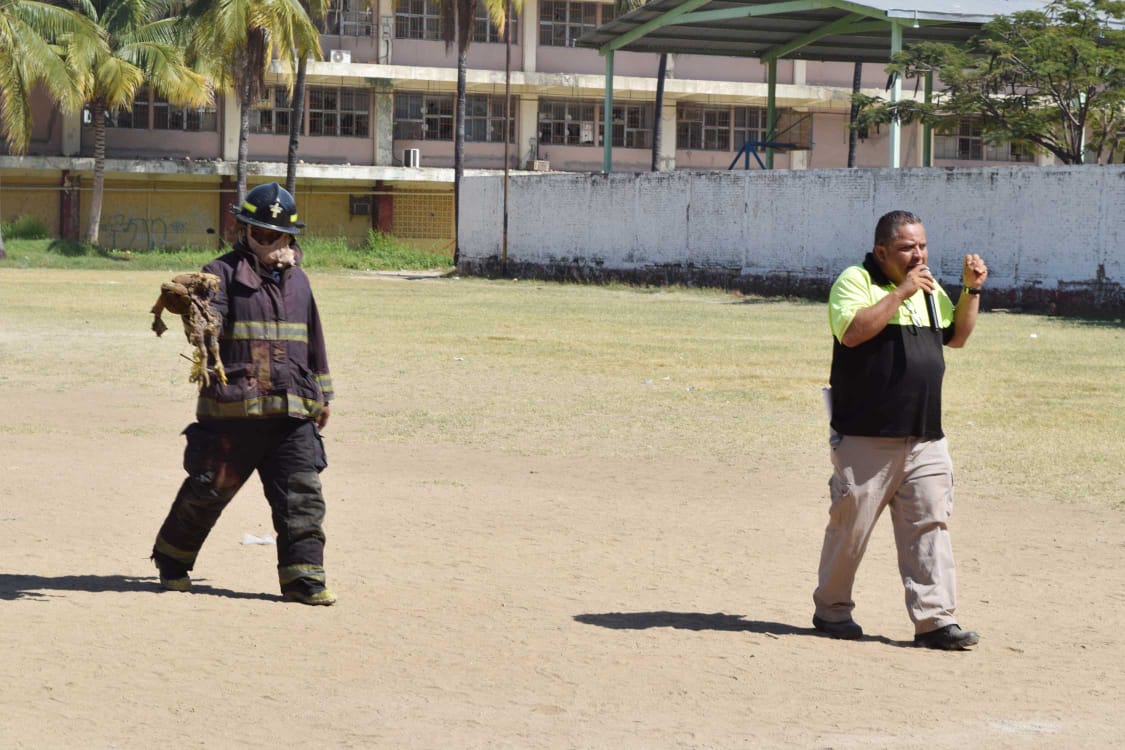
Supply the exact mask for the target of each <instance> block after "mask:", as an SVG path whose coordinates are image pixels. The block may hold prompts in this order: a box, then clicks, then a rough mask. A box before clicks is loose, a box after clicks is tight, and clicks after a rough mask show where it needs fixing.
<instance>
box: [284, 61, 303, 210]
mask: <svg viewBox="0 0 1125 750" xmlns="http://www.w3.org/2000/svg"><path fill="white" fill-rule="evenodd" d="M308 70H309V59H308V58H307V57H302V58H301V59H300V61H298V62H297V80H296V81H294V83H293V100H292V101H291V102H290V104H291V105H292V106H291V108H290V115H289V158H288V159H287V161H286V163H285V189H286V190H288V191H289V194H290V195H296V194H297V146H298V141H299V140H300V139H301V130H302V129H303V126H304V122H305V77H306V76H307V74H308Z"/></svg>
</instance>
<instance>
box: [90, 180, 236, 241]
mask: <svg viewBox="0 0 1125 750" xmlns="http://www.w3.org/2000/svg"><path fill="white" fill-rule="evenodd" d="M92 197H93V190H92V187H91V186H90V183H89V182H88V181H83V185H82V223H81V227H82V231H83V232H85V228H86V224H87V222H88V220H89V215H90V201H91V198H92ZM219 229H220V227H219V201H218V197H217V186H215V185H214V184H208V183H206V182H170V181H163V180H161V181H150V180H113V181H111V180H109V179H107V180H106V187H105V193H104V198H103V201H102V217H101V226H100V228H99V236H98V244H100V245H102V246H104V247H109V248H114V249H119V250H155V249H160V248H179V247H199V248H216V247H218V238H219ZM208 230H210V231H208Z"/></svg>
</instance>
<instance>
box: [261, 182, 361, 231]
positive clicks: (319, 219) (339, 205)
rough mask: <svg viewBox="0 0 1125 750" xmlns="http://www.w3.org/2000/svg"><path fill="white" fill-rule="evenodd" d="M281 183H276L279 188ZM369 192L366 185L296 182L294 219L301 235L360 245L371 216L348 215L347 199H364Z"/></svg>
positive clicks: (349, 208)
mask: <svg viewBox="0 0 1125 750" xmlns="http://www.w3.org/2000/svg"><path fill="white" fill-rule="evenodd" d="M282 182H283V181H282V180H279V181H278V183H279V184H281V183H282ZM373 190H374V188H373V187H372V185H371V183H369V182H355V183H349V182H333V183H331V184H324V183H320V184H309V183H306V182H303V181H301V180H297V186H296V189H295V192H296V195H295V196H294V198H295V199H296V201H297V215H298V216H300V220H301V221H303V222H305V224H306V227H305V229H302V230H301V234H307V235H309V236H312V237H326V238H335V237H343V238H344V239H345V240H346V241H347V243H348V244H349V245H360V244H363V243H364V242H366V241H367V232H368V231H369V230H370V229H371V227H372V217H371V213H370V212H369V213H367V214H362V213H360V214H356V215H352V212H351V200H350V199H351V196H353V195H355V196H358V197H363V198H367V197H368V196H370V194H371V192H372V191H373ZM368 203H369V205H371V207H372V210H373V209H374V204H373V203H371V202H370V201H369V202H368Z"/></svg>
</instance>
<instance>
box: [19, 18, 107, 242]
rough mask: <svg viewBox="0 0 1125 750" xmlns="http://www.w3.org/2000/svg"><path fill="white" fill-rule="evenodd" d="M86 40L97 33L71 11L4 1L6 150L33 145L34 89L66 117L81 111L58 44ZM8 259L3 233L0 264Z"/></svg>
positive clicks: (91, 40) (93, 41) (95, 40)
mask: <svg viewBox="0 0 1125 750" xmlns="http://www.w3.org/2000/svg"><path fill="white" fill-rule="evenodd" d="M65 37H71V38H75V39H78V38H82V39H84V40H85V41H86V42H88V43H89V44H97V43H98V35H97V31H96V29H94V27H93V26H92V25H91V24H89V23H88V22H86V20H85V19H84V18H82V17H81V16H79V15H78V14H76V13H74V12H73V11H71V10H69V9H67V8H60V7H57V6H54V5H50V4H48V3H43V2H35V1H34V0H0V49H2V50H5V53H4V54H3V55H0V135H2V136H3V138H4V141H5V142H6V143H7V144H8V150H9V151H11V152H12V153H14V154H22V153H25V152H26V151H27V147H28V146H29V145H30V144H31V90H32V88H34V86H35V84H36V83H42V84H43V85H44V86H45V87H46V89H47V92H48V94H49V95H50V96H51V97H52V98H53V99H54V100H55V101H56V102H57V103H58V104H59V107H60V109H62V110H63V111H64V112H68V113H69V112H74V111H76V110H78V109H79V108H80V107H81V106H82V96H81V94H80V93H79V91H78V88H77V87H76V86H75V85H74V81H73V80H72V78H71V76H70V72H69V71H68V70H67V67H66V61H65V59H64V58H63V55H62V54H61V50H60V48H59V47H58V45H57V44H56V42H57V41H58V40H59V39H62V38H65ZM7 257H8V254H7V252H5V250H4V235H3V231H2V230H0V260H3V259H5V258H7Z"/></svg>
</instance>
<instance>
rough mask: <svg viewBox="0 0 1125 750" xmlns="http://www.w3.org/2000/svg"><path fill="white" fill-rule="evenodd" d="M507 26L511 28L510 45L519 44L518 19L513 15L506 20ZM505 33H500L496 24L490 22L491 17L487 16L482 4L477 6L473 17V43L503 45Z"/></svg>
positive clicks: (486, 9) (486, 10)
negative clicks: (496, 43) (497, 43)
mask: <svg viewBox="0 0 1125 750" xmlns="http://www.w3.org/2000/svg"><path fill="white" fill-rule="evenodd" d="M508 25H509V26H511V27H512V44H518V43H519V38H520V37H519V30H520V29H519V17H518V16H515V15H513V16H512V17H511V18H510V19H509V20H508ZM505 33H507V32H505V31H500V29H498V28H497V27H496V24H495V23H493V22H492V18H491V16H489V15H488V8H486V7H485V5H484V3H480V4H479V5H477V13H476V15H475V16H473V41H474V42H484V43H486V44H487V43H489V42H499V43H501V44H503V43H504V34H505Z"/></svg>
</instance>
